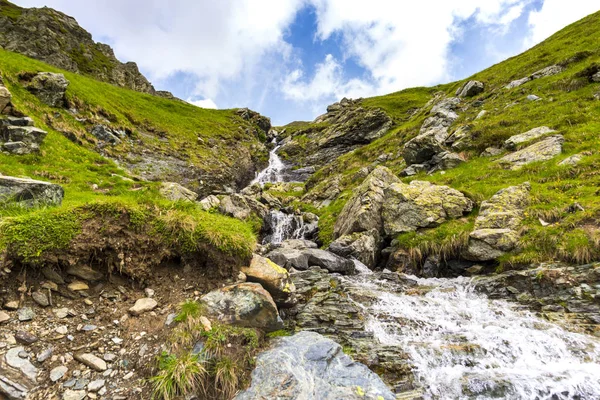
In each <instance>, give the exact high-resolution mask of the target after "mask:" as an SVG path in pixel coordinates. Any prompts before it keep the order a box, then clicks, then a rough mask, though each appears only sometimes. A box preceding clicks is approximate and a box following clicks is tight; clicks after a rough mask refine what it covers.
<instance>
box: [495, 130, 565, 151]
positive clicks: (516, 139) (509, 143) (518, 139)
mask: <svg viewBox="0 0 600 400" xmlns="http://www.w3.org/2000/svg"><path fill="white" fill-rule="evenodd" d="M554 132H556V131H555V130H553V129H550V128H548V127H547V126H540V127H538V128H533V129H531V130H529V131H527V132H525V133H521V134H518V135H514V136H511V137H510V138H508V139H507V140H506V141H505V142H504V147H505V148H507V149H509V150H515V149H516V148H517V147H518V146H519V145H520V144H522V143H526V142H531V141H532V140H535V139H539V138H541V137H542V136H545V135H547V134H549V133H554Z"/></svg>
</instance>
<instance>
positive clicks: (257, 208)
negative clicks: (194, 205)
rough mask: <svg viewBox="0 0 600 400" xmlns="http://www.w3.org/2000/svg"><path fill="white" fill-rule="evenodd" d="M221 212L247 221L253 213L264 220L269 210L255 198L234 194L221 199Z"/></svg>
mask: <svg viewBox="0 0 600 400" xmlns="http://www.w3.org/2000/svg"><path fill="white" fill-rule="evenodd" d="M219 211H220V212H221V213H223V214H225V215H229V216H231V217H234V218H237V219H247V218H249V217H250V216H252V214H253V213H254V214H256V215H258V216H259V217H260V218H264V217H265V216H266V215H267V213H268V208H267V207H266V206H265V205H264V204H262V203H261V202H259V201H258V200H256V199H255V198H253V197H250V196H244V195H242V194H238V193H234V194H232V195H230V196H225V197H223V198H222V199H221V202H220V204H219Z"/></svg>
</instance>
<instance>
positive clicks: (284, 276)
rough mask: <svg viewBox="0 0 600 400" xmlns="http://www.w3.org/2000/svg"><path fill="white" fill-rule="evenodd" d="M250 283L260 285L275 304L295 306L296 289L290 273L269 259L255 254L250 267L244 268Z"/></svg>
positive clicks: (243, 270)
mask: <svg viewBox="0 0 600 400" xmlns="http://www.w3.org/2000/svg"><path fill="white" fill-rule="evenodd" d="M241 271H242V272H243V273H244V274H246V277H247V278H248V280H249V281H250V282H258V283H260V284H261V285H262V286H263V287H264V288H265V289H266V290H267V291H268V292H269V293H270V294H271V296H273V300H274V301H275V303H276V304H277V305H278V306H280V307H282V306H291V305H293V304H294V301H293V300H294V292H295V291H296V288H295V286H294V283H293V282H292V281H291V279H290V275H289V273H288V271H287V270H286V269H285V268H283V267H280V266H279V265H277V264H275V263H274V262H273V261H271V260H269V259H268V258H265V257H261V256H259V255H258V254H254V256H253V257H252V261H251V262H250V265H248V266H245V267H242V269H241Z"/></svg>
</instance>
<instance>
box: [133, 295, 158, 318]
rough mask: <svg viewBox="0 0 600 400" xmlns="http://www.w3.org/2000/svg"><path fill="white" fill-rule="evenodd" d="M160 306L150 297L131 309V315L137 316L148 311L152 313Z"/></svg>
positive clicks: (141, 300)
mask: <svg viewBox="0 0 600 400" xmlns="http://www.w3.org/2000/svg"><path fill="white" fill-rule="evenodd" d="M157 305H158V303H157V301H156V300H154V299H151V298H148V297H145V298H142V299H138V300H137V301H136V302H135V304H134V305H133V307H131V308H130V309H129V313H130V314H131V315H134V316H137V315H140V314H143V313H145V312H147V311H152V310H154V308H156V306H157Z"/></svg>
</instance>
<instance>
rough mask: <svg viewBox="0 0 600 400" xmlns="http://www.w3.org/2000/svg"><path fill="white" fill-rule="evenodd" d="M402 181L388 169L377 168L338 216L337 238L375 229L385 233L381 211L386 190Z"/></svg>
mask: <svg viewBox="0 0 600 400" xmlns="http://www.w3.org/2000/svg"><path fill="white" fill-rule="evenodd" d="M397 182H400V179H398V177H396V175H394V173H393V172H392V171H391V170H390V169H388V168H386V167H377V168H375V169H374V170H373V172H371V173H370V174H369V176H367V178H366V179H365V180H364V182H363V183H362V184H361V185H360V186H359V187H358V188H356V189H355V190H354V193H353V195H352V197H351V198H350V199H349V200H348V202H347V203H346V205H345V206H344V208H343V209H342V211H341V213H340V215H339V216H338V218H337V220H336V222H335V227H334V235H335V237H336V238H338V237H340V236H344V235H348V234H351V233H354V232H364V231H370V230H371V229H375V230H376V231H378V232H383V219H382V217H381V209H382V205H383V200H384V189H385V188H386V187H388V186H390V185H391V184H392V183H397Z"/></svg>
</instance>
